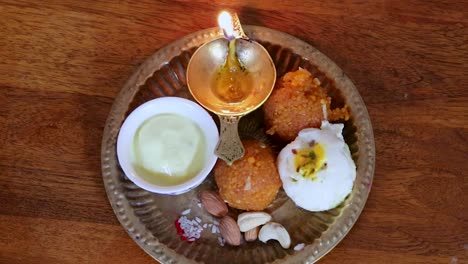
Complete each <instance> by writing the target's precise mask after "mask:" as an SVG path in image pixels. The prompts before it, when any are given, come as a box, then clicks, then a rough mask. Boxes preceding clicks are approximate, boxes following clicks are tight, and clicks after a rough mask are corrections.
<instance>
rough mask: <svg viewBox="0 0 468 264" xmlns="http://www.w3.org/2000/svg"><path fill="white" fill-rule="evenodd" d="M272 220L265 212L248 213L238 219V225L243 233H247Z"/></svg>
mask: <svg viewBox="0 0 468 264" xmlns="http://www.w3.org/2000/svg"><path fill="white" fill-rule="evenodd" d="M270 220H271V215H269V214H267V213H264V212H246V213H242V214H240V215H239V216H238V217H237V225H238V226H239V229H240V231H241V232H247V231H249V230H251V229H253V228H255V227H257V226H261V225H263V224H265V223H267V222H268V221H270Z"/></svg>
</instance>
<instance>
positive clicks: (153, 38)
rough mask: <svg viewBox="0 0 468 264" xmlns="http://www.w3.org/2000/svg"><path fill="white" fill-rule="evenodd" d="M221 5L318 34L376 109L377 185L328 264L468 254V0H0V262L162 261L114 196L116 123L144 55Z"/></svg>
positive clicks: (204, 21) (247, 20)
mask: <svg viewBox="0 0 468 264" xmlns="http://www.w3.org/2000/svg"><path fill="white" fill-rule="evenodd" d="M463 2H464V3H463ZM222 8H229V9H230V10H234V11H237V12H238V13H239V16H240V18H241V20H242V22H243V23H244V24H253V25H262V26H268V27H271V28H274V29H277V30H281V31H284V32H287V33H289V34H292V35H294V36H296V37H298V38H301V39H303V40H305V41H306V42H308V43H310V44H312V45H313V46H315V47H316V48H318V49H319V50H320V51H322V52H323V53H325V54H326V55H327V56H329V57H330V58H331V59H332V60H333V61H335V62H336V63H337V64H338V65H339V66H340V67H341V68H342V69H343V70H344V71H345V72H346V74H347V75H348V76H349V77H350V78H351V79H352V80H353V82H354V83H355V85H356V86H357V88H358V90H359V92H360V93H361V95H362V97H363V99H364V101H365V103H366V104H367V107H368V110H369V113H370V117H371V119H372V122H373V127H374V133H375V142H376V149H377V166H376V171H375V176H374V183H373V187H372V191H371V194H370V196H369V200H368V202H367V204H366V207H365V209H364V211H363V213H362V215H361V216H360V218H359V220H358V221H357V223H356V225H355V226H354V227H353V229H352V230H351V231H350V233H349V234H348V236H346V237H345V239H344V240H343V241H342V242H341V243H340V244H339V245H338V246H337V247H336V248H335V249H334V250H333V251H332V252H331V253H330V254H328V255H327V256H326V257H325V258H324V259H323V260H322V261H321V262H322V263H468V225H467V222H468V215H467V214H468V209H467V205H466V202H467V194H466V193H467V191H468V185H467V181H466V178H467V176H468V174H467V170H468V166H467V164H468V155H467V152H468V143H467V141H468V77H467V75H468V39H467V36H468V30H467V26H468V19H467V10H468V4H467V2H466V1H447V2H443V1H423V0H421V1H396V0H395V1H390V0H388V1H385V0H375V1H352V0H342V1H302V0H295V1H277V2H275V3H268V1H252V0H250V1H236V0H231V1H222V0H191V1H170V0H166V1H148V0H145V1H126V0H122V1H74V0H62V1H54V0H49V1H20V0H14V1H13V0H11V1H4V0H0V14H1V15H0V146H1V147H0V150H1V151H0V263H133V264H136V263H156V262H155V261H154V260H153V259H152V258H151V257H149V256H148V255H147V254H146V253H144V251H143V250H141V249H140V248H139V247H138V246H137V245H136V243H134V242H133V240H132V239H131V238H130V237H129V236H128V235H127V234H126V233H125V231H124V229H123V228H122V227H121V226H120V224H119V222H118V221H117V219H116V217H115V216H114V213H113V211H112V209H111V206H110V205H109V202H108V200H107V197H106V193H105V191H104V186H103V182H102V178H101V170H100V147H101V138H102V132H103V127H104V123H105V120H106V117H107V114H108V113H109V110H110V107H111V105H112V102H113V99H114V98H115V96H116V95H117V93H118V92H119V90H120V89H121V87H122V86H123V85H124V83H125V81H126V79H127V78H129V76H130V75H131V74H132V72H133V71H134V70H135V69H136V67H137V66H138V65H139V64H140V63H141V62H142V61H143V60H144V59H145V58H146V57H148V56H149V55H151V54H152V53H153V52H155V51H156V50H157V49H158V48H160V47H162V46H164V45H165V44H167V43H169V42H171V41H173V40H176V39H178V38H180V37H182V36H184V35H186V34H188V33H191V32H194V31H197V30H200V29H204V28H208V27H213V26H216V15H217V14H218V12H219V11H220V10H221V9H222Z"/></svg>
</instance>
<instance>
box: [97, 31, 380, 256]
mask: <svg viewBox="0 0 468 264" xmlns="http://www.w3.org/2000/svg"><path fill="white" fill-rule="evenodd" d="M245 31H246V33H247V35H249V36H250V37H251V38H253V39H256V40H258V41H259V42H261V43H262V44H263V45H264V46H265V48H266V49H267V50H268V52H269V53H270V55H271V57H272V58H273V60H274V61H275V64H276V68H277V72H278V76H282V75H283V74H284V73H286V72H287V71H291V70H295V69H297V68H298V67H303V68H306V69H308V70H309V71H310V72H312V74H313V75H314V76H315V77H316V78H318V79H319V80H320V81H321V82H322V86H323V87H324V88H325V89H326V90H327V92H328V94H329V95H330V96H332V97H333V100H334V102H335V104H336V105H342V104H344V103H346V104H347V105H348V106H349V108H350V110H351V116H352V118H351V120H349V121H348V122H346V123H345V129H344V131H343V135H344V137H345V140H346V142H347V143H348V145H349V147H350V149H351V153H352V155H353V159H354V161H355V162H356V166H357V178H356V181H355V184H354V188H353V191H352V193H351V194H350V195H349V197H348V198H347V199H346V200H345V201H344V202H343V203H342V204H341V205H340V206H338V207H337V208H335V209H333V210H330V211H326V212H320V213H312V212H307V211H304V210H301V209H299V208H297V207H295V206H294V204H293V203H292V202H291V201H290V200H289V199H288V198H287V197H286V196H285V194H284V192H283V191H280V193H279V194H278V197H277V198H276V200H275V201H274V203H273V204H272V205H271V206H270V207H269V208H268V209H267V211H268V212H270V213H271V214H272V215H273V218H274V219H275V220H276V221H277V222H280V223H282V224H284V225H285V227H286V228H287V229H288V230H289V232H290V235H291V239H292V247H291V248H290V249H288V250H284V249H282V248H281V246H280V245H279V244H278V243H274V242H270V243H267V244H263V243H261V242H258V241H257V242H253V243H247V244H243V245H242V246H240V247H230V246H224V247H221V246H220V245H219V244H218V241H217V237H216V236H215V235H213V234H211V232H210V231H208V230H205V232H204V233H203V235H202V238H201V239H200V240H198V241H197V242H195V243H187V242H185V241H182V240H181V239H180V238H179V237H178V235H177V234H176V229H175V227H174V221H175V220H176V219H177V218H178V217H179V216H180V213H181V212H182V211H183V210H185V209H187V208H191V209H192V210H191V216H193V217H194V216H198V217H200V218H201V219H202V221H203V222H210V221H212V220H213V219H212V217H211V216H209V215H208V214H207V213H205V212H204V211H203V209H202V208H200V207H198V206H197V203H198V194H199V192H200V190H203V189H212V188H213V187H214V185H215V183H214V182H213V180H212V177H211V176H210V177H209V178H208V179H207V180H206V181H205V182H204V183H203V184H202V185H201V186H199V187H198V188H196V189H194V190H192V191H190V192H188V193H186V194H183V195H179V196H162V195H156V194H152V193H149V192H147V191H145V190H142V189H140V188H139V187H137V186H136V185H135V184H133V183H132V182H130V181H129V180H128V179H127V178H126V177H125V175H124V173H123V172H122V170H121V169H120V167H119V164H118V162H117V157H116V138H117V135H118V133H119V129H120V126H121V125H122V122H123V121H124V119H125V117H126V116H127V115H128V114H129V113H130V112H131V111H132V110H133V109H134V108H136V107H137V106H138V105H140V104H142V103H144V102H145V101H148V100H150V99H153V98H156V97H161V96H180V97H185V98H189V99H190V93H189V92H188V90H187V87H186V79H185V69H186V67H187V64H188V61H189V59H190V56H191V54H193V52H194V51H195V50H196V48H197V47H198V46H200V45H201V44H203V43H205V42H207V41H210V40H212V39H215V38H218V37H220V36H221V32H219V30H218V29H217V28H211V29H206V30H202V31H199V32H196V33H193V34H190V35H188V36H185V37H183V38H181V39H179V40H177V41H175V42H172V43H171V44H169V45H167V46H165V47H163V48H161V49H160V50H158V51H157V52H155V53H154V54H153V55H152V56H151V57H149V58H148V59H147V60H146V61H145V62H144V63H143V64H142V65H141V66H140V67H139V68H138V69H137V71H136V72H135V73H134V74H133V75H132V77H131V78H130V79H129V80H128V82H127V83H126V84H125V86H124V87H123V89H122V90H121V91H120V93H119V95H118V96H117V98H116V99H115V102H114V104H113V106H112V109H111V112H110V114H109V117H108V119H107V122H106V126H105V130H104V136H103V140H102V153H101V159H102V160H101V162H102V177H103V180H104V185H105V188H106V191H107V195H108V197H109V201H110V203H111V205H112V208H113V209H114V212H115V215H116V216H117V218H118V219H119V221H120V223H121V224H122V226H123V227H124V228H125V230H126V231H127V233H128V234H129V235H130V236H131V237H132V238H133V240H135V242H136V243H137V244H138V245H139V246H140V247H141V248H143V249H144V250H145V251H146V252H147V253H148V254H150V255H151V256H152V257H153V258H155V259H156V260H158V261H160V262H162V263H220V262H221V261H226V260H229V263H313V262H315V261H317V260H318V259H319V258H321V257H323V256H324V255H325V254H327V253H328V252H329V251H330V250H331V249H332V248H334V247H335V246H336V245H337V244H338V242H339V241H340V240H341V239H343V237H344V236H345V235H346V234H347V233H348V231H349V230H350V229H351V227H352V226H353V224H354V223H355V222H356V220H357V218H358V216H359V214H360V213H361V211H362V209H363V208H364V204H365V202H366V200H367V196H368V194H369V191H370V187H371V184H372V178H373V175H374V166H375V146H374V137H373V132H372V125H371V122H370V119H369V115H368V113H367V109H366V106H365V105H364V102H363V101H362V99H361V96H360V95H359V92H358V91H357V89H356V87H355V86H354V85H353V83H352V82H351V81H350V80H349V78H348V77H347V76H346V75H345V74H344V72H343V71H342V70H341V69H340V68H339V67H338V66H337V65H336V64H335V63H333V62H332V61H331V60H330V59H329V58H328V57H326V56H325V55H324V54H322V53H321V52H320V51H318V50H317V49H315V48H314V47H312V46H311V45H309V44H307V43H305V42H303V41H301V40H299V39H297V38H295V37H293V36H291V35H288V34H286V33H282V32H279V31H275V30H272V29H268V28H264V27H257V26H245ZM245 120H246V121H245V122H244V124H243V125H241V127H240V129H241V130H242V129H244V130H246V131H247V132H249V130H251V127H254V128H253V130H255V131H257V132H258V131H261V129H262V122H261V120H262V118H261V113H259V112H258V111H257V112H254V113H252V114H250V117H249V116H247V117H246V119H245ZM249 120H250V121H249ZM252 120H253V121H254V123H255V124H258V125H257V126H255V125H252V122H251V121H252ZM253 130H252V131H253ZM252 131H250V132H252ZM257 132H255V133H253V134H256V133H257ZM257 134H258V133H257ZM273 143H274V142H273ZM299 243H304V244H305V248H304V249H303V250H301V251H297V252H296V251H294V249H293V247H294V245H296V244H299Z"/></svg>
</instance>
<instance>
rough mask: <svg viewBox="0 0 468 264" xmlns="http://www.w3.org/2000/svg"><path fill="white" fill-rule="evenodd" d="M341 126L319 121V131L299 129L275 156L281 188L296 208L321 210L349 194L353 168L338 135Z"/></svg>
mask: <svg viewBox="0 0 468 264" xmlns="http://www.w3.org/2000/svg"><path fill="white" fill-rule="evenodd" d="M343 127H344V125H343V124H330V123H329V122H328V121H323V122H322V126H321V127H320V129H318V128H307V129H303V130H301V131H300V132H299V135H298V137H297V138H296V139H295V140H294V141H293V142H291V143H289V144H288V145H287V146H286V147H284V148H283V149H282V150H281V152H280V153H279V155H278V160H277V165H278V171H279V174H280V177H281V180H282V182H283V189H284V191H285V192H286V194H287V195H288V196H289V198H291V199H292V200H293V201H294V203H295V204H296V205H297V206H299V207H301V208H304V209H306V210H309V211H325V210H329V209H332V208H334V207H336V206H338V205H339V204H340V203H341V202H342V201H343V200H344V199H345V198H346V196H348V194H349V193H351V190H352V188H353V183H354V180H355V178H356V165H355V164H354V161H353V159H352V158H351V153H350V151H349V148H348V145H346V143H345V141H344V139H343V136H342V134H341V132H342V130H343Z"/></svg>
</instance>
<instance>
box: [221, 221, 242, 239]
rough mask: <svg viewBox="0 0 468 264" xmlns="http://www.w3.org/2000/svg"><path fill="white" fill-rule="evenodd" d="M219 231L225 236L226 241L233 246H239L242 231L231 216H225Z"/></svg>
mask: <svg viewBox="0 0 468 264" xmlns="http://www.w3.org/2000/svg"><path fill="white" fill-rule="evenodd" d="M219 232H221V236H223V238H224V240H225V241H226V243H228V244H229V245H231V246H239V245H240V242H241V232H240V230H239V227H238V226H237V223H236V221H235V220H234V219H233V218H232V217H230V216H225V217H223V218H222V219H221V221H220V222H219Z"/></svg>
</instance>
